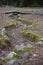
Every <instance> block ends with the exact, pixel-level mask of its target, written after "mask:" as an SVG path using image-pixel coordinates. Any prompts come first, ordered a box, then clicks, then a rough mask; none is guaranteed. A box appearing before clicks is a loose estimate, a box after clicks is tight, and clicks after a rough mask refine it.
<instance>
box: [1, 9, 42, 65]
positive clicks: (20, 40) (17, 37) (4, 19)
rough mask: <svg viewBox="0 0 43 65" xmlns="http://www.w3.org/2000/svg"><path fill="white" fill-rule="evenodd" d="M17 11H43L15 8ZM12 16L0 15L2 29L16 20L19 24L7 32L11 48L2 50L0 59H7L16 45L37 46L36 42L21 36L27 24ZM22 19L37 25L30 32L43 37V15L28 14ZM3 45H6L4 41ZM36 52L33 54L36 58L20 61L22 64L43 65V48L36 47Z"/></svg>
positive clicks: (22, 16)
mask: <svg viewBox="0 0 43 65" xmlns="http://www.w3.org/2000/svg"><path fill="white" fill-rule="evenodd" d="M12 9H13V8H9V9H8V8H6V9H5V8H0V12H3V11H5V10H6V11H7V10H12ZM14 9H15V10H18V11H39V10H40V11H43V9H33V8H32V9H31V8H30V9H28V8H27V9H26V8H25V9H24V8H23V9H22V8H21V9H20V8H18V9H17V8H14ZM10 15H11V14H0V29H1V28H3V27H5V26H7V25H10V24H11V21H12V20H14V21H16V22H14V23H17V24H16V27H15V26H13V27H11V28H7V29H6V31H7V33H8V36H9V39H10V43H11V44H10V47H6V46H5V48H3V49H0V57H3V58H4V57H6V56H7V55H8V53H9V52H10V51H12V50H13V49H14V48H15V46H16V45H21V44H24V45H27V44H31V45H35V43H34V42H31V41H29V40H27V39H25V38H24V37H23V36H22V35H21V33H20V32H21V31H22V29H23V28H25V27H27V24H23V23H22V22H21V21H18V19H17V15H12V16H10ZM20 16H21V18H22V19H25V20H26V21H32V22H33V23H36V25H37V26H36V27H35V28H34V29H32V28H30V29H29V31H32V32H34V31H35V33H37V34H38V35H40V36H42V37H43V15H30V14H26V15H24V14H23V15H22V14H21V15H20ZM2 43H4V42H3V41H2ZM34 47H35V50H34V51H33V52H32V54H36V56H32V57H31V59H30V60H29V59H28V58H25V59H18V60H19V61H21V62H22V65H36V64H37V65H43V46H34Z"/></svg>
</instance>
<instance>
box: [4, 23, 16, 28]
mask: <svg viewBox="0 0 43 65" xmlns="http://www.w3.org/2000/svg"><path fill="white" fill-rule="evenodd" d="M12 27H16V25H15V24H10V25H7V26H4V28H12Z"/></svg>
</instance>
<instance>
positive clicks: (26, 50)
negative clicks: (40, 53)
mask: <svg viewBox="0 0 43 65" xmlns="http://www.w3.org/2000/svg"><path fill="white" fill-rule="evenodd" d="M30 50H34V48H33V47H30V48H28V47H26V48H24V49H23V51H24V52H28V51H30Z"/></svg>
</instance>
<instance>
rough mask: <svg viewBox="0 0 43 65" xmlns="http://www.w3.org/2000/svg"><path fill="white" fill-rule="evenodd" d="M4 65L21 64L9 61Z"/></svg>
mask: <svg viewBox="0 0 43 65" xmlns="http://www.w3.org/2000/svg"><path fill="white" fill-rule="evenodd" d="M6 65H21V64H20V63H18V62H17V61H16V60H11V61H9V62H7V64H6Z"/></svg>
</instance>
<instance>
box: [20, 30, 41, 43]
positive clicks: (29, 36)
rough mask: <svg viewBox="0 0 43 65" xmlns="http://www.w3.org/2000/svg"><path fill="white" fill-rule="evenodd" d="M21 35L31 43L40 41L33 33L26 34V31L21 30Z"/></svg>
mask: <svg viewBox="0 0 43 65" xmlns="http://www.w3.org/2000/svg"><path fill="white" fill-rule="evenodd" d="M21 34H22V35H23V36H24V37H26V38H27V39H29V40H30V41H32V42H37V41H40V36H39V35H37V34H35V33H34V32H27V31H26V30H22V31H21Z"/></svg>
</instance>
